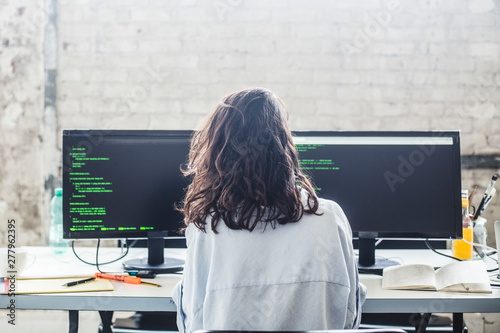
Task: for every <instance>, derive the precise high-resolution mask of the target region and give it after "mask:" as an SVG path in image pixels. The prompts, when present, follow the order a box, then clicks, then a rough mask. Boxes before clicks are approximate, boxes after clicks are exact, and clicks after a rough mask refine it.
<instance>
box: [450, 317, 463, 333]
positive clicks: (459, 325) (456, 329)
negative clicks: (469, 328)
mask: <svg viewBox="0 0 500 333" xmlns="http://www.w3.org/2000/svg"><path fill="white" fill-rule="evenodd" d="M463 329H464V314H463V313H454V314H453V333H462V332H463Z"/></svg>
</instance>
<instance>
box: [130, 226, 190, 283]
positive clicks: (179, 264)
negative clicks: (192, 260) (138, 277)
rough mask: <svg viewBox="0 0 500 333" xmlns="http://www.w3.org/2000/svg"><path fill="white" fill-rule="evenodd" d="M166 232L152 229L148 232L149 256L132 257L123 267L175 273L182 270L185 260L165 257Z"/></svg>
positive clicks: (131, 269) (160, 272) (159, 272)
mask: <svg viewBox="0 0 500 333" xmlns="http://www.w3.org/2000/svg"><path fill="white" fill-rule="evenodd" d="M165 237H166V232H163V231H152V232H149V233H148V257H147V258H137V259H130V260H127V261H125V262H124V263H123V267H124V268H125V269H126V270H129V271H134V270H138V271H143V270H144V271H153V272H155V273H158V274H162V273H163V274H165V273H175V272H178V271H182V269H183V268H184V260H182V259H176V258H165V257H164V255H163V251H164V249H165V240H164V239H165Z"/></svg>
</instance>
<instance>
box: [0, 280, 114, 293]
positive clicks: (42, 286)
mask: <svg viewBox="0 0 500 333" xmlns="http://www.w3.org/2000/svg"><path fill="white" fill-rule="evenodd" d="M81 279H82V278H74V277H73V278H30V279H25V278H23V279H16V280H15V283H14V284H12V283H11V280H8V279H2V278H0V294H9V293H12V292H13V293H15V294H47V293H75V292H86V291H111V290H114V287H113V285H112V284H111V282H110V281H109V280H104V279H96V280H94V281H92V282H89V283H82V284H78V285H75V286H71V287H66V286H64V284H66V283H69V282H73V281H77V280H81Z"/></svg>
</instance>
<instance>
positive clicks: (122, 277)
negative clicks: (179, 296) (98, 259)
mask: <svg viewBox="0 0 500 333" xmlns="http://www.w3.org/2000/svg"><path fill="white" fill-rule="evenodd" d="M94 277H96V278H99V279H107V280H117V281H121V282H125V283H131V284H147V285H150V286H154V287H161V286H160V285H159V284H156V283H151V282H145V281H142V280H141V278H138V277H135V276H126V275H114V274H105V273H95V274H94Z"/></svg>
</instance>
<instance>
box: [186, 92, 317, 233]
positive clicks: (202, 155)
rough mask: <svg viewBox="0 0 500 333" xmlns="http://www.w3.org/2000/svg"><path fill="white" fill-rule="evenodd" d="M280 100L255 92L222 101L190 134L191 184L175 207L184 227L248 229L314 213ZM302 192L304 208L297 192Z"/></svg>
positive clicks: (311, 190) (309, 187)
mask: <svg viewBox="0 0 500 333" xmlns="http://www.w3.org/2000/svg"><path fill="white" fill-rule="evenodd" d="M286 118H287V111H286V108H285V106H284V104H283V103H282V102H281V100H280V99H279V98H278V97H277V96H276V95H274V94H273V93H272V92H271V91H269V90H267V89H263V88H254V89H245V90H241V91H237V92H235V93H232V94H230V95H228V96H226V97H224V98H223V99H222V101H221V102H220V103H219V105H217V106H216V108H215V110H214V111H213V112H212V113H211V114H210V115H209V116H208V117H207V119H206V120H205V122H204V124H203V125H202V126H201V128H200V129H199V130H197V131H195V133H194V134H193V138H192V140H191V149H190V153H189V161H188V164H187V167H186V168H185V169H184V170H183V172H184V174H185V175H186V176H192V177H193V178H192V182H191V184H190V186H189V188H188V190H187V193H186V197H185V198H184V201H183V203H182V207H181V208H180V209H181V210H182V211H183V213H184V215H185V224H186V226H187V225H189V224H190V223H194V224H195V225H196V227H198V228H199V229H201V230H203V231H205V232H206V229H205V225H206V224H207V221H210V223H211V229H212V230H213V232H215V233H217V230H216V228H217V224H218V223H219V221H220V220H222V221H224V223H225V224H226V225H227V226H228V227H229V228H231V229H236V230H239V229H246V230H250V231H252V230H253V229H254V228H255V226H256V225H257V223H259V222H260V221H263V222H266V226H267V223H270V224H271V226H272V228H275V227H276V222H277V223H279V224H286V223H289V222H297V221H298V220H300V218H301V217H302V215H303V214H304V213H308V214H317V213H316V212H317V210H318V199H317V197H316V194H315V192H314V188H313V186H312V184H311V182H310V181H309V180H308V179H307V178H306V176H305V175H304V174H303V173H302V172H301V170H300V167H299V160H298V155H297V152H296V150H295V146H294V144H293V141H292V133H291V132H290V129H289V128H288V125H287V121H286ZM301 188H302V189H304V190H305V191H304V192H305V193H306V194H307V205H306V207H304V204H303V203H302V200H301V192H302V190H301Z"/></svg>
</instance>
